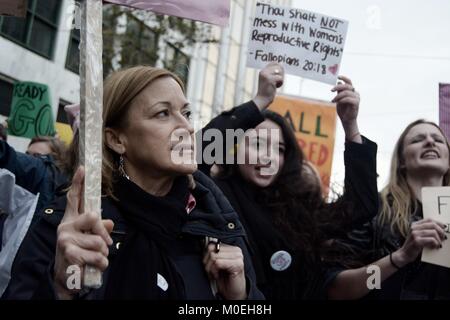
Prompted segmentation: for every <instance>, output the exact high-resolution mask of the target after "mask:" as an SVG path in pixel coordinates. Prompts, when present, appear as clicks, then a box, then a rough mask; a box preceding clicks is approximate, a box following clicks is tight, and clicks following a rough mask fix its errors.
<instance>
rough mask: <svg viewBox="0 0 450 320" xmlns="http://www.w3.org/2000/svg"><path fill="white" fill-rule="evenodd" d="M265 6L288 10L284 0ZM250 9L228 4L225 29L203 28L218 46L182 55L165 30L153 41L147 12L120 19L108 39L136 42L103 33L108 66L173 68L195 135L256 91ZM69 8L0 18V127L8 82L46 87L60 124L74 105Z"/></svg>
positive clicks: (70, 3)
mask: <svg viewBox="0 0 450 320" xmlns="http://www.w3.org/2000/svg"><path fill="white" fill-rule="evenodd" d="M265 2H268V3H276V4H281V5H289V4H290V2H291V1H290V0H279V1H265ZM255 4H256V0H232V1H231V17H230V24H229V26H228V27H226V28H219V27H217V26H212V27H211V28H210V31H209V32H211V34H210V38H212V39H215V40H217V41H214V42H204V43H203V42H201V43H200V42H197V43H194V44H193V45H188V46H183V48H182V49H180V48H179V47H177V46H176V45H174V44H173V43H171V42H170V41H169V40H168V39H171V41H172V39H174V38H175V39H176V37H177V35H176V34H172V33H173V32H171V30H169V31H168V35H167V36H163V37H155V36H154V33H153V31H152V30H153V28H154V24H155V23H156V22H155V20H154V19H153V18H152V14H151V13H145V12H138V13H137V14H135V15H134V16H133V17H132V18H130V15H127V16H125V15H123V17H119V20H120V22H121V23H120V24H119V25H118V26H116V27H115V30H114V33H115V34H125V36H126V33H127V32H131V33H132V34H133V35H138V36H135V37H133V38H134V39H135V40H133V41H134V42H132V43H127V45H126V46H124V45H122V46H121V44H120V43H117V41H116V40H112V41H111V43H105V39H106V41H108V39H109V38H108V35H105V34H104V43H105V44H104V48H105V50H106V45H110V47H111V48H112V50H113V55H114V57H113V58H112V59H111V68H112V69H115V68H117V67H118V66H119V65H122V66H124V65H133V64H148V65H156V66H158V67H168V68H172V69H174V71H175V72H177V73H178V74H180V75H181V77H182V78H183V79H184V80H186V82H187V98H188V100H189V101H190V102H191V104H192V108H193V119H194V123H195V126H196V128H197V129H198V128H200V127H201V126H203V125H204V124H206V123H207V122H208V121H209V120H210V119H211V118H212V117H213V116H214V115H217V114H218V113H219V112H220V111H222V110H225V109H229V108H231V107H233V106H235V105H238V104H240V103H242V102H243V101H245V100H248V99H251V98H252V96H253V95H254V93H255V90H256V83H257V76H258V74H257V70H254V69H250V68H247V67H246V55H247V43H248V38H249V35H248V30H249V27H250V25H249V24H250V23H251V17H252V16H253V11H254V8H255ZM108 6H112V5H108ZM76 8H77V6H76V3H75V2H74V0H28V10H27V17H26V18H15V17H0V48H1V50H0V120H1V121H3V120H4V119H5V118H7V117H8V115H9V113H10V106H11V100H12V91H13V84H14V82H15V81H34V82H40V83H44V84H46V85H48V87H49V89H50V94H51V102H52V108H53V116H54V117H55V120H56V121H58V122H63V123H65V122H67V120H66V116H65V113H64V109H63V107H64V106H65V105H67V104H71V103H78V102H79V89H80V84H79V76H78V66H79V50H78V45H79V41H80V40H79V39H80V37H79V30H77V29H76V28H74V26H76V25H77V19H76V18H75V17H76V12H77V10H76ZM120 10H127V9H123V8H120ZM134 18H135V19H134ZM104 23H105V20H104ZM125 38H126V37H125ZM151 46H156V47H157V48H156V49H157V50H156V53H157V54H156V55H153V56H152V55H150V54H148V55H147V54H146V52H147V51H148V50H147V49H148V48H150V47H151ZM125 47H126V48H127V51H125V50H124V48H125ZM9 141H10V143H11V144H12V145H13V146H14V147H16V149H18V150H21V151H23V150H25V148H26V145H27V144H28V140H27V139H24V138H17V137H12V136H11V137H9Z"/></svg>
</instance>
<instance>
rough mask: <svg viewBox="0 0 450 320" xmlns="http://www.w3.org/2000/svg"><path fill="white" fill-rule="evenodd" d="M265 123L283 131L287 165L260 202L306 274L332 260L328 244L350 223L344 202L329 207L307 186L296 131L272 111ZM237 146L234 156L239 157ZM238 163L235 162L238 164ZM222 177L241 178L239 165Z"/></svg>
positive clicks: (265, 114) (227, 168)
mask: <svg viewBox="0 0 450 320" xmlns="http://www.w3.org/2000/svg"><path fill="white" fill-rule="evenodd" d="M262 115H263V117H264V119H266V120H270V121H273V122H274V123H276V124H277V125H278V126H279V127H280V128H281V134H282V135H283V138H284V143H285V152H284V165H283V166H282V167H281V168H280V172H279V173H278V175H277V177H276V179H275V180H274V181H273V182H272V184H270V185H269V186H268V187H265V188H262V189H261V190H260V192H259V198H258V202H259V203H261V204H262V205H263V206H264V207H266V208H268V209H270V212H271V213H272V219H273V222H274V225H275V227H276V228H277V229H278V230H279V231H280V232H281V233H282V234H284V235H285V236H286V238H287V239H289V241H290V243H291V244H293V245H294V246H295V249H296V250H297V251H298V252H299V253H300V254H301V255H302V261H303V264H304V266H305V267H306V269H307V270H311V268H315V267H316V266H317V263H319V262H320V260H322V259H323V257H324V256H329V254H328V251H329V249H330V246H329V245H327V243H326V241H327V240H328V239H330V237H333V236H334V235H336V234H338V233H339V234H341V233H342V232H345V231H344V230H346V229H345V227H343V226H344V224H345V223H344V222H345V221H347V219H346V218H345V217H346V213H345V210H343V208H344V206H343V205H342V204H341V202H339V201H338V202H337V203H334V204H333V208H332V209H331V210H330V208H331V207H330V205H329V204H327V203H326V202H325V201H324V199H323V197H322V194H321V193H320V192H317V188H311V184H310V183H304V181H303V178H302V171H303V163H304V161H303V160H304V158H305V157H304V154H303V152H302V150H301V149H300V147H299V144H298V142H297V139H296V137H295V134H294V131H293V130H292V128H291V127H290V126H289V124H288V123H287V122H286V120H285V119H284V118H283V117H282V116H281V115H280V114H278V113H276V112H273V111H271V110H264V111H262ZM236 148H237V145H235V152H234V154H235V156H236V154H237V149H236ZM235 163H236V162H235ZM222 169H223V171H222V172H221V173H220V176H222V177H228V176H230V175H233V174H239V170H238V169H237V165H233V166H224V167H223V168H222Z"/></svg>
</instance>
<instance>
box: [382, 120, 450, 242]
mask: <svg viewBox="0 0 450 320" xmlns="http://www.w3.org/2000/svg"><path fill="white" fill-rule="evenodd" d="M419 124H429V125H432V126H434V127H436V128H437V129H438V130H439V131H440V132H441V134H442V136H443V137H444V139H445V143H446V145H447V148H448V149H449V151H450V145H449V143H448V140H447V137H446V136H445V134H444V133H443V132H442V130H441V128H440V127H439V126H438V125H437V124H436V123H434V122H431V121H426V120H423V119H419V120H416V121H414V122H412V123H410V124H409V125H408V126H407V127H406V128H405V130H403V132H402V134H401V135H400V137H399V139H398V141H397V143H396V144H395V148H394V154H393V155H392V160H391V169H390V175H389V182H388V184H387V185H386V187H385V188H384V189H383V190H382V191H381V204H382V207H381V212H380V215H379V222H380V224H387V223H389V224H390V227H391V229H392V231H393V232H399V233H400V234H401V235H402V236H403V237H404V238H406V237H407V235H408V232H409V228H410V224H411V213H413V212H415V210H417V205H418V202H417V199H416V198H415V197H414V196H413V193H412V191H411V189H410V187H409V185H408V182H407V180H406V169H405V168H404V166H403V165H404V163H405V159H404V156H403V151H404V143H405V137H406V135H407V134H408V133H409V131H410V130H411V129H412V128H413V127H415V126H417V125H419ZM449 166H450V160H449ZM443 185H444V186H448V185H450V171H447V173H446V174H445V175H444V181H443Z"/></svg>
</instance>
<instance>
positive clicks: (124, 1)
mask: <svg viewBox="0 0 450 320" xmlns="http://www.w3.org/2000/svg"><path fill="white" fill-rule="evenodd" d="M106 2H110V3H115V4H120V5H124V6H128V7H132V8H136V9H143V10H149V11H152V12H155V13H159V14H167V15H169V16H176V17H181V18H187V19H191V20H197V21H203V22H207V23H212V24H217V25H219V26H222V27H225V26H227V25H228V20H229V17H230V0H207V1H204V0H189V1H186V0H165V1H158V0H106Z"/></svg>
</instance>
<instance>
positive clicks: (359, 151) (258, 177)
mask: <svg viewBox="0 0 450 320" xmlns="http://www.w3.org/2000/svg"><path fill="white" fill-rule="evenodd" d="M283 74H284V72H283V68H282V67H281V66H280V65H279V64H277V63H270V64H268V65H267V66H266V67H265V68H264V69H262V70H261V71H260V73H259V82H258V92H257V95H256V96H255V98H254V99H253V100H252V101H250V102H247V103H244V104H243V105H241V106H238V107H235V108H233V109H231V110H229V111H225V112H223V113H222V114H220V115H219V116H217V117H216V118H214V119H213V120H212V121H211V122H210V123H209V124H208V125H207V126H206V127H205V128H203V129H202V135H205V134H207V133H208V130H210V129H214V130H215V131H217V130H219V131H220V132H221V133H222V135H223V137H226V136H227V135H226V131H227V130H230V129H234V130H236V131H237V130H239V129H240V130H241V131H243V132H245V135H243V136H242V137H241V138H237V139H236V141H232V142H233V143H225V144H224V145H225V146H224V147H225V148H224V150H223V152H222V153H221V154H222V155H223V159H219V162H218V163H216V164H219V165H220V166H221V167H222V169H221V170H219V174H218V175H217V174H216V173H215V176H214V181H215V182H216V183H217V185H218V186H219V187H220V188H221V189H222V191H223V192H224V194H225V195H226V196H227V198H228V199H229V200H230V202H231V204H232V206H233V208H235V209H236V211H237V212H238V213H239V216H240V219H241V221H242V223H243V224H244V227H245V229H246V231H247V233H248V238H249V242H250V247H251V248H252V258H253V264H254V266H255V270H256V274H257V280H258V288H260V289H261V290H262V291H263V293H264V295H265V296H266V298H268V299H272V300H287V299H288V300H293V299H318V298H325V297H326V291H325V290H324V288H325V287H326V286H327V283H328V276H327V274H326V270H325V269H324V268H323V267H322V260H323V259H324V257H325V256H326V257H328V256H329V253H328V252H329V251H330V245H329V243H330V242H329V241H328V240H329V239H334V238H335V237H337V236H338V235H339V234H341V233H343V234H345V230H350V229H351V228H352V227H354V226H356V225H359V224H361V223H363V222H365V221H368V220H370V219H371V218H372V217H373V216H374V215H376V213H377V210H378V200H377V192H378V191H377V185H376V149H377V147H376V144H374V143H373V142H371V141H370V140H368V139H366V138H364V137H363V136H361V135H360V133H359V129H358V124H357V115H358V110H359V94H358V93H357V92H355V90H354V88H353V86H352V83H351V81H350V79H347V78H345V77H340V79H341V80H342V82H340V83H338V84H337V85H336V86H335V87H334V88H333V89H332V91H333V92H336V93H337V94H336V97H335V98H334V99H333V102H336V103H337V112H338V115H339V118H340V120H341V122H342V124H343V127H344V131H345V134H346V144H345V153H344V161H345V166H346V176H345V194H344V197H342V199H341V200H340V201H338V202H336V203H333V204H331V205H330V204H328V203H326V202H325V201H324V199H323V195H322V194H321V192H317V187H313V186H311V184H309V183H304V180H303V179H302V172H303V169H302V167H303V165H302V164H303V158H304V156H303V153H302V151H301V150H300V148H299V145H298V143H297V139H296V138H295V135H294V132H293V130H292V128H291V127H290V126H289V125H288V123H287V122H286V121H285V119H284V118H283V117H282V116H281V115H279V114H277V113H275V112H273V111H270V110H267V108H268V107H269V105H270V104H271V103H272V101H273V99H274V98H275V95H276V90H277V88H278V87H280V86H281V85H282V83H283V80H284V76H283ZM271 132H274V133H277V134H273V135H272V134H267V133H271ZM201 145H202V147H203V151H205V150H207V148H209V143H206V142H204V141H203V143H202V144H201ZM226 145H231V146H233V145H234V146H235V148H232V150H231V152H230V150H227V149H226ZM263 146H265V147H263ZM230 154H231V159H232V160H233V162H229V161H228V156H229V155H230ZM238 159H244V161H241V162H239V163H238ZM250 159H256V160H257V161H254V162H251V161H250ZM227 161H228V162H227ZM223 164H225V165H223ZM212 165H213V164H212V163H210V162H207V161H202V162H201V165H200V169H201V170H202V171H203V172H204V173H206V174H211V166H212ZM270 168H272V170H271V171H269V170H270ZM216 171H217V170H216ZM347 204H348V205H347Z"/></svg>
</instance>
